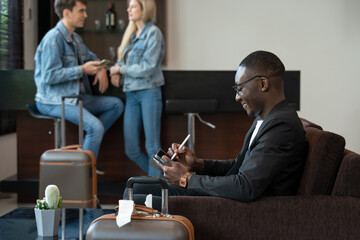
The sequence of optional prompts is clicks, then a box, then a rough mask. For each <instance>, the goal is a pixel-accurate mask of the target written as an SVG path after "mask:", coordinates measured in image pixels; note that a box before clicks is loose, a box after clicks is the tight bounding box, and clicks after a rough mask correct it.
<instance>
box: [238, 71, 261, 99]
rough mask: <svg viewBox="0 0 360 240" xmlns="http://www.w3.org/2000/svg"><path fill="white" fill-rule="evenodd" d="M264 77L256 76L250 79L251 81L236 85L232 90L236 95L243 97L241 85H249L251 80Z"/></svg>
mask: <svg viewBox="0 0 360 240" xmlns="http://www.w3.org/2000/svg"><path fill="white" fill-rule="evenodd" d="M262 77H264V76H260V75H256V76H254V77H252V78H249V79H247V80H245V81H243V82H242V83H239V84H236V85H234V86H233V87H232V88H233V89H234V91H235V93H236V94H237V95H238V96H241V95H242V94H243V92H242V88H239V87H240V86H241V85H244V84H245V83H248V82H250V81H251V80H253V79H255V78H262Z"/></svg>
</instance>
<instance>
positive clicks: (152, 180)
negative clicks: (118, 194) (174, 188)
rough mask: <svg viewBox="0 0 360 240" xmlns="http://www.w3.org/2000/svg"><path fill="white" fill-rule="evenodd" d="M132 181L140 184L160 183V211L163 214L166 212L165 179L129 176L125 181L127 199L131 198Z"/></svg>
mask: <svg viewBox="0 0 360 240" xmlns="http://www.w3.org/2000/svg"><path fill="white" fill-rule="evenodd" d="M134 183H142V184H160V185H161V212H162V213H163V214H167V213H168V195H169V190H168V185H167V182H166V181H165V179H163V178H159V177H148V176H144V177H131V178H129V179H128V181H127V183H126V189H127V192H126V196H127V199H128V200H133V194H134V191H133V185H134Z"/></svg>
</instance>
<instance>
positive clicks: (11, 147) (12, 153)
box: [0, 133, 17, 181]
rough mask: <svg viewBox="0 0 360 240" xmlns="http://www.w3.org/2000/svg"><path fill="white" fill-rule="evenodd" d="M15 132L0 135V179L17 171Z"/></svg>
mask: <svg viewBox="0 0 360 240" xmlns="http://www.w3.org/2000/svg"><path fill="white" fill-rule="evenodd" d="M16 156H17V154H16V134H15V133H12V134H6V135H2V136H0V181H1V180H3V179H5V178H8V177H10V176H12V175H14V174H16V173H17V170H16V168H17V157H16Z"/></svg>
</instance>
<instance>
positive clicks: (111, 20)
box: [105, 1, 115, 29]
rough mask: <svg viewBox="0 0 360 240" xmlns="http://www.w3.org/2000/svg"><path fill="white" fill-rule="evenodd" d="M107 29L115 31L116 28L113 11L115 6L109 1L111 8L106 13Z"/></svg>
mask: <svg viewBox="0 0 360 240" xmlns="http://www.w3.org/2000/svg"><path fill="white" fill-rule="evenodd" d="M105 22H106V28H107V29H114V28H115V11H114V10H113V4H112V2H111V1H109V8H108V10H107V11H106V21H105Z"/></svg>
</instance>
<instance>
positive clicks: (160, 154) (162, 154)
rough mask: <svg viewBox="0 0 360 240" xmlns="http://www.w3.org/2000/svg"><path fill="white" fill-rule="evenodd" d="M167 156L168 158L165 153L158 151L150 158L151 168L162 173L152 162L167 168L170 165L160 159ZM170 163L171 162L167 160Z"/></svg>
mask: <svg viewBox="0 0 360 240" xmlns="http://www.w3.org/2000/svg"><path fill="white" fill-rule="evenodd" d="M164 155H165V156H167V157H168V158H170V157H169V155H167V154H166V152H165V151H164V150H162V149H159V151H158V152H157V153H156V154H155V155H154V156H153V157H152V160H151V161H150V165H151V166H152V167H153V168H156V169H158V170H160V171H162V169H161V168H160V167H159V166H158V165H157V164H156V163H155V162H154V161H158V162H159V163H161V164H163V165H165V166H168V167H171V166H170V164H168V163H167V162H165V161H164V160H163V159H162V156H164ZM169 161H171V160H169Z"/></svg>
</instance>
